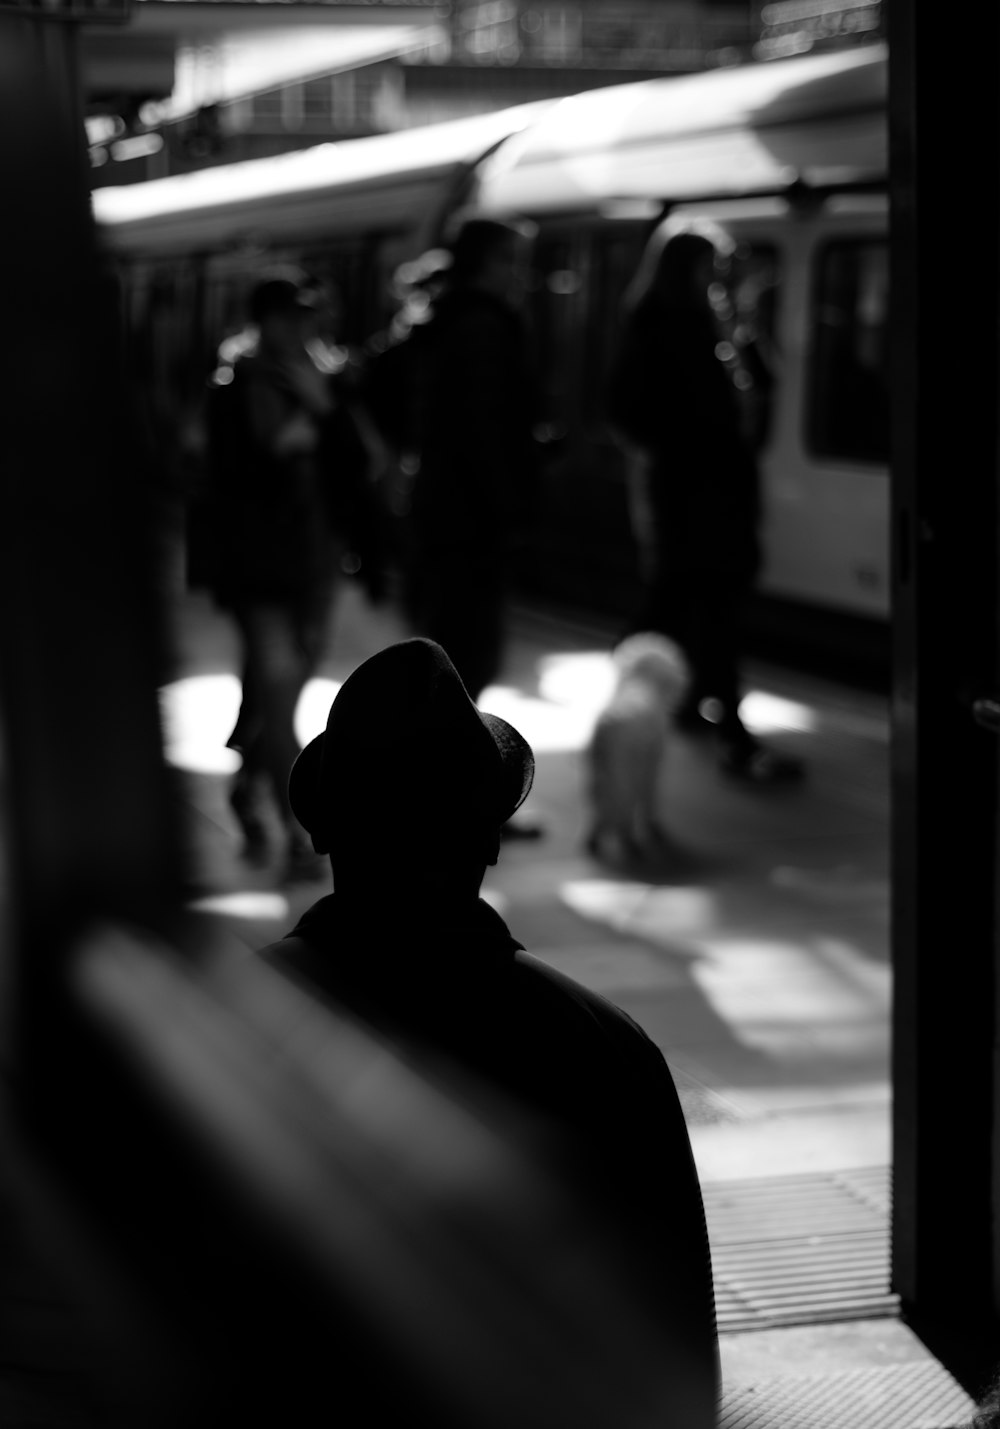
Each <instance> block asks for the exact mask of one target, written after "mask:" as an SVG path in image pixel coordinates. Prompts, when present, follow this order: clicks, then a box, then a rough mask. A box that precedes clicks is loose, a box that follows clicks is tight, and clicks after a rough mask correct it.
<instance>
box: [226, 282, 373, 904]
mask: <svg viewBox="0 0 1000 1429" xmlns="http://www.w3.org/2000/svg"><path fill="white" fill-rule="evenodd" d="M325 316H326V317H327V319H329V312H327V313H326V315H325ZM249 317H250V321H251V326H250V327H249V328H248V329H247V330H246V331H245V332H244V333H242V334H239V335H238V336H237V337H235V338H231V339H229V340H228V342H227V343H225V344H223V348H222V350H221V352H220V359H221V360H220V365H219V367H218V369H217V371H216V373H215V375H214V378H213V381H212V386H211V389H210V394H209V402H208V465H209V487H210V499H209V503H208V504H209V508H210V511H211V519H210V526H211V532H212V534H211V538H210V542H209V544H210V547H211V557H210V560H209V564H210V567H211V572H210V576H209V583H210V586H211V588H212V590H213V592H214V594H215V597H216V599H217V600H218V601H219V603H220V604H221V605H222V606H224V607H225V608H227V609H228V610H230V611H231V613H232V615H233V618H234V620H235V621H236V624H237V626H238V628H239V632H240V636H241V638H242V643H243V668H242V684H243V699H242V704H241V707H240V712H239V718H238V720H237V723H236V726H235V728H234V729H233V732H232V734H231V735H230V737H229V740H228V744H229V746H230V747H231V748H233V749H235V750H237V751H239V753H240V754H241V755H242V758H243V763H242V767H241V769H240V771H239V773H238V774H237V776H236V779H235V781H234V784H233V788H232V791H231V794H230V803H231V806H232V809H233V812H234V814H235V815H236V818H237V820H238V821H239V823H240V826H241V828H242V831H243V835H244V840H245V844H244V854H245V856H246V857H248V858H249V859H251V860H253V861H260V860H263V859H264V858H265V857H266V856H267V854H268V848H267V820H266V818H265V816H264V808H265V801H266V800H267V799H268V797H269V798H270V801H271V803H272V804H273V806H274V808H275V809H276V811H277V814H278V816H279V820H280V824H281V827H282V829H283V831H284V839H285V844H286V848H285V858H286V866H285V872H286V875H287V876H289V877H296V876H300V875H306V876H308V875H311V874H314V873H317V872H320V871H321V867H320V865H318V863H317V861H316V860H315V856H314V854H313V852H312V850H311V848H310V846H309V842H308V840H307V839H306V838H305V836H304V834H303V832H302V830H301V829H300V828H299V826H298V824H297V822H296V820H295V818H294V815H293V813H292V810H291V806H290V804H289V802H288V792H287V781H288V772H289V769H290V768H291V765H292V763H293V762H294V760H295V757H296V755H297V754H298V749H299V746H298V741H297V738H296V735H295V728H294V716H295V710H296V706H297V704H298V700H299V696H300V694H301V692H302V688H303V686H304V685H305V682H306V681H307V680H308V679H309V678H310V676H311V675H312V673H313V672H314V670H315V668H316V665H317V662H318V660H319V658H320V656H321V654H322V653H323V649H324V645H325V640H326V635H327V628H328V621H329V616H330V612H331V605H332V601H333V597H334V592H335V586H336V582H337V578H338V574H339V573H340V571H341V569H343V568H345V566H346V568H348V569H352V568H354V567H358V570H359V574H362V575H363V578H364V580H365V582H366V588H367V590H368V593H369V595H370V596H371V597H372V598H373V599H379V598H380V597H381V555H382V548H381V528H382V523H381V517H380V511H379V507H378V501H377V496H376V491H375V487H374V484H373V482H372V480H371V477H370V469H369V468H370V458H369V450H368V447H367V446H366V442H365V439H364V435H363V431H364V429H363V426H362V424H361V422H360V421H359V418H358V416H357V413H356V407H355V403H354V400H353V398H352V397H351V395H350V393H349V391H348V388H347V386H346V384H344V383H343V382H342V381H341V380H340V377H341V373H342V369H343V366H344V361H343V355H342V353H341V352H340V351H339V350H338V349H337V348H336V347H335V346H333V345H332V344H331V343H330V342H329V341H327V340H326V339H327V337H328V334H327V333H325V332H324V331H323V319H324V311H323V295H322V294H321V293H319V292H318V291H317V290H316V289H315V288H313V287H311V286H310V285H309V284H308V282H307V280H306V278H305V275H304V274H302V273H301V272H299V271H298V270H295V269H282V270H276V271H274V272H273V273H271V274H269V275H267V276H266V277H264V278H262V279H261V280H260V281H259V282H258V283H257V284H256V286H255V287H254V288H253V290H252V293H251V295H250V303H249Z"/></svg>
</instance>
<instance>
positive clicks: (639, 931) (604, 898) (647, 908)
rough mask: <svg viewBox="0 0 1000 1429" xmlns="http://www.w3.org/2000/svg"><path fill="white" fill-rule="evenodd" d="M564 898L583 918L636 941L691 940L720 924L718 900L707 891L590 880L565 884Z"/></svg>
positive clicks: (561, 894) (563, 886)
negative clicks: (631, 937) (646, 938)
mask: <svg viewBox="0 0 1000 1429" xmlns="http://www.w3.org/2000/svg"><path fill="white" fill-rule="evenodd" d="M559 897H560V898H561V899H562V901H563V902H564V903H565V904H566V906H567V908H571V909H572V910H573V912H574V913H577V914H579V916H580V917H581V918H587V919H589V920H590V921H591V922H595V923H604V924H606V926H607V927H609V928H614V929H615V930H616V931H617V932H622V933H630V934H632V935H633V936H635V937H650V938H652V937H654V936H655V938H657V939H659V938H667V939H669V938H670V937H677V938H680V937H683V938H689V937H691V936H692V935H693V934H699V933H703V932H704V931H705V929H706V928H710V927H712V926H713V925H714V923H715V921H716V915H715V897H714V895H713V894H712V892H711V891H710V890H709V889H707V888H697V887H670V888H659V887H657V886H656V885H654V884H650V883H627V882H622V881H620V880H616V879H599V878H588V879H579V880H576V881H572V882H568V883H564V884H562V885H561V886H560V889H559Z"/></svg>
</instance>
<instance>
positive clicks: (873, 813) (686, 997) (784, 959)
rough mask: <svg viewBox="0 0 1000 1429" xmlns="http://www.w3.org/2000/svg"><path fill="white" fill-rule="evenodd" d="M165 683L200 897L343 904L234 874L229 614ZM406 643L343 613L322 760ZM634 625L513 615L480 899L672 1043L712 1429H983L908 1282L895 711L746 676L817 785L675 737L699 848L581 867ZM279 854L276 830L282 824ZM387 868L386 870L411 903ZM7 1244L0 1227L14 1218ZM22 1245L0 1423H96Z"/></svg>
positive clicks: (329, 664)
mask: <svg viewBox="0 0 1000 1429" xmlns="http://www.w3.org/2000/svg"><path fill="white" fill-rule="evenodd" d="M172 631H173V652H172V668H171V669H170V671H169V674H168V678H167V679H166V682H165V684H164V686H163V688H162V690H161V707H162V712H163V728H164V737H165V746H166V753H167V757H168V759H169V761H170V763H171V764H172V766H173V767H174V769H175V770H176V774H177V780H178V789H179V792H180V797H181V798H182V800H183V803H184V812H185V815H186V818H185V825H186V828H187V831H188V837H189V839H190V841H191V849H190V853H191V866H192V868H193V870H194V871H195V876H196V882H197V886H195V887H192V888H191V890H190V905H191V907H192V908H196V909H198V910H199V911H200V912H201V913H203V914H204V915H205V916H206V918H207V919H208V920H210V921H211V920H217V922H218V925H219V929H220V932H225V934H226V935H227V937H228V938H229V939H234V938H235V939H237V940H238V941H239V942H241V943H242V944H244V945H245V946H246V947H248V948H257V947H260V946H262V945H263V944H265V943H267V942H270V941H273V940H274V939H275V938H277V937H280V936H282V935H283V934H284V933H285V932H286V931H287V930H288V929H290V928H291V926H292V925H293V924H294V923H295V921H296V920H297V919H298V917H299V916H300V915H301V913H302V912H303V911H304V909H305V908H306V907H307V906H308V905H309V904H310V903H312V902H313V901H315V900H316V899H317V898H318V897H321V896H322V895H323V893H325V892H327V891H329V888H330V886H331V885H330V875H329V871H328V869H327V871H326V872H325V874H323V873H321V874H320V876H319V877H317V878H315V879H312V880H306V881H299V882H295V883H288V882H286V881H285V880H284V879H283V876H282V870H281V863H280V857H279V854H278V850H277V840H276V847H275V857H274V859H273V860H272V861H271V862H269V863H265V864H264V865H263V866H261V867H250V866H248V865H247V864H246V863H245V862H243V861H242V860H241V858H240V856H239V837H238V831H237V828H236V825H235V822H234V820H233V817H232V815H231V813H230V810H229V807H228V802H227V790H228V786H229V780H230V778H231V776H232V774H233V772H235V769H236V767H237V765H238V757H237V756H236V755H234V754H232V752H231V751H229V750H227V749H226V747H225V740H226V737H227V736H228V734H229V732H230V729H231V727H232V723H233V720H234V718H235V715H236V710H237V707H238V703H239V683H238V679H237V675H236V671H237V670H238V668H239V652H238V646H237V641H236V636H235V632H234V630H233V628H232V627H231V625H230V623H229V621H228V620H227V619H226V618H225V616H224V615H222V614H221V613H220V612H218V611H217V610H215V609H214V608H213V606H212V605H211V604H210V602H209V601H208V600H207V599H205V598H203V597H201V596H199V595H192V594H183V595H181V594H178V595H177V596H176V598H175V600H174V602H173V606H172ZM406 634H407V631H406V629H405V628H404V626H403V624H402V621H401V620H400V618H399V616H398V614H397V613H396V612H395V611H394V610H393V608H392V607H391V606H385V607H380V608H378V609H372V608H371V607H370V606H368V605H367V603H366V602H365V601H364V599H363V598H362V596H361V595H360V593H359V592H358V591H357V589H356V588H355V587H353V586H351V585H349V586H347V587H346V588H345V589H344V591H343V592H342V594H341V595H340V597H339V600H338V603H337V606H336V609H335V613H334V621H333V625H332V629H331V638H330V641H329V647H328V652H327V656H326V658H325V660H324V661H323V664H322V667H321V668H320V670H319V672H318V674H317V678H316V679H315V680H313V681H312V682H311V684H310V685H309V687H308V688H307V690H306V691H305V693H304V696H303V699H302V701H301V704H300V707H299V714H298V726H299V728H298V733H299V737H300V739H302V740H303V741H305V740H306V739H308V738H310V737H311V736H312V735H313V734H315V733H317V732H318V731H319V730H320V729H321V728H322V727H323V724H324V722H325V719H326V715H327V711H328V709H329V705H330V702H331V700H332V698H333V696H334V694H335V693H336V690H337V688H338V687H339V683H340V682H341V681H342V680H343V679H344V678H345V677H346V675H347V674H348V673H349V672H350V671H351V670H352V669H354V668H355V666H356V665H357V664H358V663H360V661H362V660H363V659H365V658H366V657H367V656H368V655H370V654H373V653H374V652H375V651H376V650H378V649H380V648H382V647H383V646H384V645H386V644H389V643H391V642H392V641H394V640H397V639H400V638H403V637H404V636H405V635H406ZM612 640H613V631H612V630H611V629H610V628H608V629H601V628H600V627H598V626H596V625H593V626H584V625H580V624H572V623H570V622H567V621H565V620H554V619H549V618H544V617H542V616H540V615H538V614H537V613H531V612H528V611H523V610H519V611H515V612H514V614H513V618H512V622H511V638H510V644H509V650H508V658H507V661H506V665H505V668H504V671H503V676H502V679H501V681H500V682H498V684H497V685H496V686H494V687H491V689H490V690H488V691H487V692H486V693H485V695H484V697H483V701H482V703H483V705H484V706H485V707H487V708H490V709H492V710H494V711H495V712H496V713H498V714H502V715H503V716H504V717H505V718H507V719H509V720H510V721H511V722H512V723H513V724H515V725H516V726H517V727H518V728H519V729H520V730H521V731H522V732H523V733H524V735H525V736H526V737H527V738H528V739H529V740H530V742H531V744H532V746H533V747H534V749H535V753H536V759H537V775H536V782H535V787H534V789H533V791H532V794H531V796H530V799H529V806H528V807H529V810H530V812H532V813H533V814H535V815H537V817H538V818H539V819H540V820H541V821H542V822H543V823H544V826H545V835H544V837H543V838H542V839H540V840H538V841H535V842H519V841H512V842H507V843H505V844H504V846H503V849H502V852H501V857H500V861H499V863H498V865H497V867H496V868H495V869H492V870H491V871H490V873H489V875H488V877H487V880H486V883H485V886H484V894H485V896H486V897H487V898H488V899H489V900H490V901H491V902H492V903H493V904H494V905H495V906H496V907H497V908H498V909H499V911H500V912H501V913H502V914H503V916H504V917H505V919H506V920H507V922H508V924H509V926H510V928H511V930H512V932H513V933H514V935H515V936H516V937H518V938H519V939H520V940H521V941H522V942H523V943H524V944H525V946H526V947H528V948H529V950H530V951H532V952H533V953H535V954H536V955H538V956H539V957H541V958H543V959H545V960H546V961H548V962H549V963H551V964H552V965H553V966H554V967H557V968H559V969H561V970H562V971H564V972H566V973H568V974H570V975H571V976H573V977H575V978H577V979H578V980H579V981H581V982H583V983H584V984H586V985H588V986H590V987H592V988H594V989H595V990H597V991H599V992H601V993H602V994H604V995H605V996H607V997H609V998H610V999H611V1000H612V1001H613V1002H615V1003H617V1004H618V1005H619V1006H620V1007H622V1008H624V1009H625V1010H626V1011H627V1012H629V1013H630V1014H631V1015H632V1016H633V1017H634V1018H635V1019H636V1020H637V1021H638V1022H639V1023H640V1025H641V1026H642V1027H644V1028H645V1030H646V1031H647V1032H648V1033H649V1035H650V1036H651V1037H652V1038H653V1039H654V1041H655V1042H656V1043H657V1044H658V1045H659V1046H660V1047H661V1049H662V1050H663V1052H664V1055H665V1057H666V1059H667V1061H668V1063H669V1065H670V1067H671V1069H672V1071H673V1075H674V1078H675V1081H676V1083H677V1086H678V1089H679V1092H680V1096H681V1099H682V1103H683V1106H684V1109H685V1113H686V1116H687V1120H688V1125H689V1129H690V1134H691V1140H692V1144H693V1147H694V1153H695V1157H696V1160H697V1164H698V1168H699V1173H700V1176H701V1180H702V1186H703V1191H704V1197H705V1204H706V1213H707V1218H708V1223H709V1235H710V1240H711V1246H712V1256H713V1268H714V1274H715V1282H716V1294H717V1304H718V1317H719V1328H720V1332H721V1333H720V1347H721V1356H722V1370H723V1388H724V1394H723V1403H722V1408H721V1413H720V1420H719V1429H819V1426H822V1429H862V1426H867V1425H869V1424H873V1423H878V1425H879V1426H880V1429H904V1426H905V1429H964V1426H966V1425H967V1424H968V1423H969V1420H970V1418H971V1416H972V1413H973V1410H974V1405H973V1401H972V1399H971V1398H970V1397H969V1395H968V1394H967V1393H966V1392H965V1390H964V1389H963V1388H962V1387H961V1386H959V1385H958V1384H957V1383H956V1381H955V1380H954V1379H953V1378H952V1377H951V1376H950V1375H949V1374H948V1373H947V1371H946V1370H945V1369H944V1367H943V1366H942V1365H940V1364H939V1363H938V1362H937V1361H936V1360H935V1359H934V1357H933V1356H931V1355H930V1354H929V1353H928V1351H927V1350H926V1349H925V1347H924V1346H923V1345H922V1344H921V1342H920V1341H919V1340H918V1339H917V1337H916V1336H915V1335H914V1334H913V1333H912V1332H911V1331H910V1330H909V1329H908V1327H907V1326H906V1324H905V1323H904V1322H903V1321H902V1320H901V1319H900V1317H899V1308H898V1305H897V1302H896V1300H895V1297H894V1296H893V1295H892V1293H891V1290H890V1285H889V1260H888V1251H889V1196H890V1188H889V1167H890V1162H891V1140H890V1110H891V1101H890V1083H889V1007H890V997H891V977H890V967H889V946H888V931H889V930H888V895H889V881H888V834H889V789H888V749H889V731H888V717H887V709H886V704H885V701H884V699H882V698H880V697H879V696H877V695H873V694H870V693H866V692H859V691H857V690H853V689H846V688H844V687H842V686H838V685H837V684H835V683H833V682H828V681H823V680H820V679H817V678H814V677H811V676H810V677H807V676H803V675H800V674H796V673H791V672H789V671H786V670H779V669H777V668H770V667H767V666H764V665H757V664H751V665H750V667H749V668H748V672H747V674H748V694H747V697H746V700H745V703H744V710H743V712H744V716H745V718H746V720H747V722H748V724H750V725H751V726H753V727H754V728H755V729H756V730H757V731H758V732H759V733H760V735H761V737H762V738H764V739H766V740H768V741H769V742H770V743H772V744H773V745H774V746H775V747H776V748H778V749H781V750H785V751H787V752H789V753H794V754H796V755H798V756H799V757H801V758H802V759H803V760H804V762H805V764H806V766H807V774H806V778H805V780H804V781H803V782H802V783H801V784H799V785H795V786H789V787H785V788H775V789H771V790H759V789H753V788H747V787H745V786H743V785H740V784H736V783H733V782H731V781H729V780H727V779H726V778H725V777H724V776H723V775H722V774H720V772H719V771H718V770H717V768H716V767H715V765H714V763H713V761H712V759H711V756H710V753H709V751H707V750H706V749H705V748H704V747H703V745H701V744H700V743H699V742H697V741H695V740H691V739H684V738H681V737H678V738H677V739H676V741H675V744H674V746H673V748H672V750H671V752H670V758H669V764H668V768H667V770H666V775H665V778H664V782H663V787H662V790H661V796H662V799H663V818H664V822H665V823H666V825H667V827H668V828H669V829H670V830H671V831H672V833H673V835H674V836H675V838H676V840H677V841H678V843H679V845H680V846H681V850H682V853H683V859H682V860H681V861H680V865H679V866H675V867H673V868H672V869H662V868H661V869H658V870H657V869H647V870H644V871H641V872H640V871H637V870H635V869H622V868H615V867H610V866H606V865H604V864H600V863H597V862H595V861H594V860H593V859H592V858H590V857H589V856H588V855H587V854H586V853H585V852H584V850H583V848H582V842H583V836H584V833H585V830H586V826H587V811H586V803H585V796H584V782H583V762H582V750H583V749H584V747H585V745H586V742H587V739H588V736H589V733H590V730H591V728H592V725H593V721H594V718H595V716H596V713H597V711H598V710H599V708H600V707H601V704H602V702H603V700H604V699H605V698H606V695H607V692H608V689H609V687H610V678H611V671H610V663H609V658H608V651H609V649H610V647H611V644H612ZM275 833H276V834H277V826H275ZM391 877H392V874H391V869H390V870H387V872H386V882H387V889H389V888H391ZM3 1224H4V1220H3V1217H0V1225H3ZM25 1255H26V1252H25V1250H24V1247H23V1246H21V1245H19V1244H18V1243H17V1238H16V1226H14V1225H10V1226H9V1227H8V1231H7V1234H6V1237H0V1272H2V1273H3V1279H4V1286H5V1288H4V1289H3V1290H2V1291H0V1338H2V1339H3V1341H4V1345H5V1350H4V1365H3V1367H2V1368H0V1424H2V1425H4V1426H6V1425H10V1426H11V1429H15V1426H25V1429H26V1426H28V1425H30V1426H33V1429H100V1426H99V1421H98V1420H97V1419H95V1418H93V1417H92V1416H91V1415H90V1414H89V1413H88V1412H87V1410H86V1407H85V1397H86V1396H85V1393H84V1392H83V1391H85V1389H86V1365H85V1364H82V1363H81V1362H80V1356H79V1335H78V1333H77V1330H76V1328H75V1326H76V1324H77V1322H76V1319H75V1313H76V1312H75V1311H74V1310H73V1308H72V1307H71V1306H68V1305H66V1303H65V1301H64V1299H63V1298H62V1297H61V1291H60V1289H59V1287H58V1286H57V1285H55V1284H54V1283H53V1282H52V1277H51V1276H50V1275H49V1273H48V1272H47V1271H46V1269H45V1267H44V1266H42V1265H40V1264H38V1263H37V1261H34V1260H30V1259H26V1258H25Z"/></svg>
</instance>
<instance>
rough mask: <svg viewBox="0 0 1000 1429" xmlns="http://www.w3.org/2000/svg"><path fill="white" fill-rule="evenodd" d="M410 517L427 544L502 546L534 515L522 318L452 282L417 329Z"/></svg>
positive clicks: (530, 396) (533, 449)
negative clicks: (416, 461) (415, 469)
mask: <svg viewBox="0 0 1000 1429" xmlns="http://www.w3.org/2000/svg"><path fill="white" fill-rule="evenodd" d="M419 344H420V361H419V376H418V379H417V381H418V387H419V395H418V399H417V402H416V408H417V410H416V414H415V425H416V444H417V448H418V452H419V457H420V470H419V474H418V476H417V479H416V483H415V488H414V493H413V504H412V517H413V523H414V531H415V535H416V538H417V540H418V542H419V543H420V545H421V546H422V547H423V548H424V549H428V548H433V549H438V550H447V549H449V548H455V547H463V546H466V545H468V544H469V543H472V544H473V545H474V546H475V547H476V548H477V550H478V551H479V552H481V553H482V554H484V555H487V554H489V553H491V552H498V553H501V554H502V553H503V552H505V551H507V550H508V549H509V548H510V547H511V546H513V545H516V544H517V542H518V540H519V539H520V537H521V536H522V535H523V533H524V531H525V529H526V527H527V526H528V524H529V522H530V516H531V507H532V504H533V500H534V486H535V477H536V446H535V443H534V441H533V438H532V425H533V421H534V395H533V385H532V381H531V377H530V375H529V368H528V362H527V357H526V351H525V346H526V341H525V332H524V328H523V325H522V322H521V319H520V317H519V316H518V314H517V313H516V312H515V311H514V309H513V308H511V307H509V306H508V305H507V304H506V303H504V302H502V301H501V300H500V299H499V298H496V297H493V296H492V295H491V294H489V293H485V292H482V291H480V290H478V289H475V288H455V289H453V290H452V291H450V292H448V293H446V294H445V295H444V296H442V297H441V298H440V299H439V300H438V302H437V303H436V304H435V310H434V315H433V317H432V319H431V321H430V322H429V323H428V324H426V325H425V326H424V328H423V329H422V330H421V331H420V334H419Z"/></svg>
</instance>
